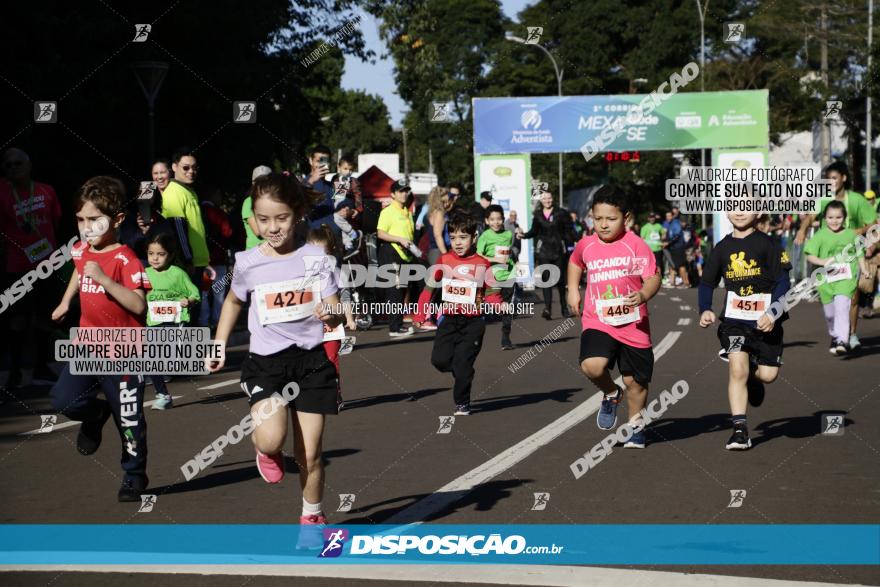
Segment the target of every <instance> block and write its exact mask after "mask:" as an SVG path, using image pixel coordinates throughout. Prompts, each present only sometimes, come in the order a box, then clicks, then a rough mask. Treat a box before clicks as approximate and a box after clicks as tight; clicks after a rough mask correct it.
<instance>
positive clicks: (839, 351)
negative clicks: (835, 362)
mask: <svg viewBox="0 0 880 587" xmlns="http://www.w3.org/2000/svg"><path fill="white" fill-rule="evenodd" d="M853 348H854V347H852V346H851V345H848V344H846V343H845V342H838V343H837V347H836V348H835V349H834V350H835V353H834V354H835V355H837V356H838V357H842V356H843V355H846V354H848V353H849V352H850V351H851V350H852V349H853Z"/></svg>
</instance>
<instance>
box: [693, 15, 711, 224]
mask: <svg viewBox="0 0 880 587" xmlns="http://www.w3.org/2000/svg"><path fill="white" fill-rule="evenodd" d="M696 2H697V12H699V13H700V91H701V92H703V91H705V90H706V10H707V9H708V8H709V0H706V7H705V8H703V7H702V6H700V0H696ZM705 166H706V149H700V167H705ZM700 228H706V215H705V214H700Z"/></svg>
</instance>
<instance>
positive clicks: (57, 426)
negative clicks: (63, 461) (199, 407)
mask: <svg viewBox="0 0 880 587" xmlns="http://www.w3.org/2000/svg"><path fill="white" fill-rule="evenodd" d="M182 397H183V396H182V395H172V396H171V399H179V398H182ZM154 403H156V400H150V401H148V402H144V407H145V408H149V407H150V406H152V405H153V404H154ZM46 415H48V414H46ZM61 417H62V416H59V418H61ZM78 424H82V422H80V421H79V420H66V421H64V422H61V423H60V424H55V425H54V426H52V430H51V431H50V432H40V430H41V428H34V429H33V430H28V431H27V432H19V433H18V435H19V436H29V435H31V434H50V433H51V432H55V431H56V430H61V429H64V428H70V427H71V426H76V425H78Z"/></svg>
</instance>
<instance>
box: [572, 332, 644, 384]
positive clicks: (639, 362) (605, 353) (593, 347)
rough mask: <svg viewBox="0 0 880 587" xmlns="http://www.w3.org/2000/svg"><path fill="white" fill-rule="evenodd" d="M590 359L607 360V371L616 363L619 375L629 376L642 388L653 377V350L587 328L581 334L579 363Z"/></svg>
mask: <svg viewBox="0 0 880 587" xmlns="http://www.w3.org/2000/svg"><path fill="white" fill-rule="evenodd" d="M592 357H605V358H606V359H608V369H613V368H614V364H615V363H617V366H618V368H619V370H620V374H621V375H629V376H631V377H632V378H633V379H635V380H636V382H638V383H639V384H640V385H643V386H647V385H648V384H649V383H650V382H651V377H652V376H653V375H654V350H653V349H651V348H647V349H640V348H636V347H634V346H630V345H628V344H624V343H622V342H620V341H619V340H617V339H616V338H614V337H613V336H611V335H610V334H608V333H605V332H602V331H601V330H593V329H592V328H588V329H587V330H584V331H583V332H582V333H581V354H580V362H581V363H583V362H584V360H586V359H589V358H592Z"/></svg>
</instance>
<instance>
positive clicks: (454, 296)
mask: <svg viewBox="0 0 880 587" xmlns="http://www.w3.org/2000/svg"><path fill="white" fill-rule="evenodd" d="M442 285H443V296H442V299H443V301H444V302H449V303H453V304H474V303H476V301H477V284H476V283H474V282H473V281H467V280H464V279H455V278H453V277H444V278H443V281H442Z"/></svg>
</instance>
